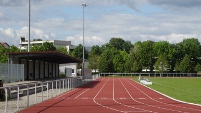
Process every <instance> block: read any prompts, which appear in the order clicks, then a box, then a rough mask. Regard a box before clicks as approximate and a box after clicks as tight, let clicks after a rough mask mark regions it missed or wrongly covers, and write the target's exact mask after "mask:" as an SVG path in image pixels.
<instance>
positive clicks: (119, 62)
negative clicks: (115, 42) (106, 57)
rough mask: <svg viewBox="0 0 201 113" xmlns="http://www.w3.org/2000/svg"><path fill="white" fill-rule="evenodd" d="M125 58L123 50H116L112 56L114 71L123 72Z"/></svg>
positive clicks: (125, 54)
mask: <svg viewBox="0 0 201 113" xmlns="http://www.w3.org/2000/svg"><path fill="white" fill-rule="evenodd" d="M126 60H127V53H126V52H125V51H117V54H116V55H115V56H114V58H113V65H114V71H115V72H125V62H126Z"/></svg>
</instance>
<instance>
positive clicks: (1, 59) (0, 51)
mask: <svg viewBox="0 0 201 113" xmlns="http://www.w3.org/2000/svg"><path fill="white" fill-rule="evenodd" d="M19 51H20V50H19V48H17V47H16V46H14V45H12V46H10V47H8V48H6V47H4V46H0V63H6V62H7V61H8V55H7V53H8V52H19Z"/></svg>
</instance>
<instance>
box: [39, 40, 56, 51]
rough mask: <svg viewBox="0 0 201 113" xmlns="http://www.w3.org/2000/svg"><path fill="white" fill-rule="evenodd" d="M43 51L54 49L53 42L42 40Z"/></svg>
mask: <svg viewBox="0 0 201 113" xmlns="http://www.w3.org/2000/svg"><path fill="white" fill-rule="evenodd" d="M42 49H43V51H55V50H56V47H55V46H54V45H53V43H50V42H44V43H43V45H42Z"/></svg>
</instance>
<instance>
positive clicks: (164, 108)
mask: <svg viewBox="0 0 201 113" xmlns="http://www.w3.org/2000/svg"><path fill="white" fill-rule="evenodd" d="M126 81H127V80H126ZM127 82H128V81H127ZM128 83H130V82H128ZM130 84H131V83H130ZM131 85H132V86H134V85H133V84H131ZM134 87H135V88H136V89H137V90H139V91H140V92H142V93H143V94H144V95H146V96H148V95H147V94H145V93H144V92H143V91H141V90H140V89H139V88H137V87H136V86H134ZM128 92H129V91H128ZM129 94H130V93H129ZM131 97H132V96H131ZM148 97H149V96H148ZM132 98H133V97H132ZM134 101H136V100H134ZM138 102H140V101H138ZM140 103H142V102H140ZM142 104H144V105H147V106H150V107H155V108H159V109H164V110H169V111H176V112H182V111H178V110H173V109H168V108H162V107H159V106H154V105H149V104H145V103H142Z"/></svg>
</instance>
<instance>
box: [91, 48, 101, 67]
mask: <svg viewBox="0 0 201 113" xmlns="http://www.w3.org/2000/svg"><path fill="white" fill-rule="evenodd" d="M99 57H100V47H99V46H98V45H96V46H92V48H91V52H90V53H89V66H88V67H89V68H91V69H94V70H97V69H98V65H99Z"/></svg>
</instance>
